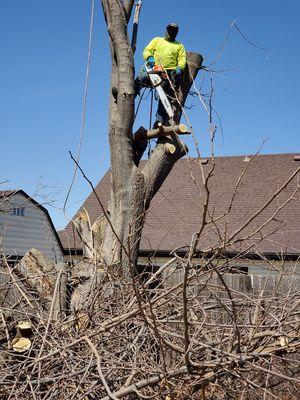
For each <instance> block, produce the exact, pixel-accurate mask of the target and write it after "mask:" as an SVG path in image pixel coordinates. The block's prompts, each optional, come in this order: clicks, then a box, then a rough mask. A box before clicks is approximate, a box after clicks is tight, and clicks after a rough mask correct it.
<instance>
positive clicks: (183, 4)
mask: <svg viewBox="0 0 300 400" xmlns="http://www.w3.org/2000/svg"><path fill="white" fill-rule="evenodd" d="M91 3H92V2H91V1H90V0H51V1H46V0H42V1H41V0H26V1H24V0H0V48H1V74H0V85H1V86H0V87H1V96H0V129H1V148H2V151H1V158H0V164H1V165H0V166H1V168H0V182H3V181H7V182H5V183H1V186H0V188H1V189H2V190H3V189H15V188H20V189H23V190H24V191H25V192H27V193H28V194H29V195H31V196H33V197H34V198H35V199H36V200H37V201H39V202H41V203H42V204H44V205H45V206H46V207H47V209H48V210H49V212H50V215H51V217H52V219H53V222H54V224H55V226H56V228H57V229H58V230H59V229H62V228H64V226H65V225H66V223H67V222H68V218H71V217H72V216H73V214H74V213H75V212H76V210H77V209H78V208H79V207H80V206H81V204H82V203H83V201H84V200H85V198H86V197H87V196H88V194H89V193H90V187H89V185H88V184H87V182H86V181H85V180H84V179H83V178H82V176H81V175H80V174H78V175H77V177H76V180H75V183H74V186H73V188H72V192H71V195H70V198H69V201H68V204H67V210H66V211H67V216H65V215H64V213H63V211H62V208H63V204H64V201H65V198H66V194H67V191H68V187H69V185H70V183H71V179H72V174H73V170H74V164H73V162H72V161H71V160H70V156H69V153H68V152H69V150H70V151H71V152H72V153H73V154H76V152H77V148H78V143H79V137H80V127H81V119H82V104H83V93H84V82H85V71H86V63H87V54H88V37H89V27H90V15H91ZM299 15H300V1H299V0H287V1H285V2H283V1H282V0H252V1H246V0H244V1H240V0H226V1H224V0H214V1H210V2H204V1H201V0H190V1H174V0H173V1H171V0H165V1H156V0H143V7H142V11H141V16H140V27H139V36H138V47H137V51H136V56H135V64H136V70H138V68H139V67H140V66H141V65H142V62H143V60H142V55H141V54H142V50H143V48H144V47H145V45H146V44H148V42H149V41H150V40H151V39H152V38H153V37H155V36H163V35H164V32H165V26H166V24H167V23H168V22H172V21H175V22H177V23H178V24H179V26H180V31H179V35H178V40H180V41H182V42H183V44H184V45H185V47H186V49H187V50H189V51H196V52H199V53H201V54H202V55H203V56H204V65H205V66H207V67H209V68H208V69H212V70H213V71H201V72H200V73H199V75H198V78H197V81H196V85H197V88H199V89H200V92H201V93H202V94H203V95H206V94H207V93H208V90H209V84H210V80H211V78H212V82H213V88H214V98H213V107H214V109H215V110H216V112H217V113H218V116H219V118H220V121H221V125H222V129H221V126H220V121H219V120H218V118H217V116H216V115H215V116H214V123H215V124H216V125H217V126H218V128H217V131H216V140H215V155H216V156H228V155H250V154H253V153H255V152H256V151H257V150H258V149H259V148H260V146H261V145H262V143H264V144H263V147H262V149H261V153H263V154H268V153H289V152H293V153H294V152H299V151H300V146H299V145H300V140H299V133H300V122H299V114H300V77H299V76H300V71H299V59H300V44H299V42H300V40H299V39H300V24H299ZM233 21H235V22H236V24H237V25H238V27H239V29H240V30H241V31H242V33H243V34H244V35H245V36H246V38H247V39H248V40H249V41H251V42H252V43H253V44H255V46H256V47H255V46H254V45H251V44H250V43H248V42H247V41H246V40H245V38H243V37H242V35H241V34H240V33H239V32H238V31H237V30H236V29H235V28H234V27H232V22H233ZM230 27H231V28H230ZM93 28H94V29H93V37H92V54H91V67H90V80H89V86H88V96H87V112H86V126H85V129H84V135H83V146H82V151H81V156H80V165H81V167H82V168H83V169H84V171H85V173H86V174H87V175H88V177H89V178H90V179H91V180H92V182H93V183H94V184H95V185H96V184H97V182H98V181H99V180H100V179H101V177H102V176H103V175H104V174H105V172H106V171H107V169H108V168H109V164H110V160H109V157H110V156H109V148H108V137H107V123H108V119H107V118H108V93H109V76H110V54H109V47H108V36H107V32H106V29H105V23H104V19H103V15H102V10H101V7H100V1H97V0H96V1H95V14H94V23H93ZM129 31H130V32H131V25H130V27H129ZM226 36H227V40H225V38H226ZM224 41H225V47H224V49H223V52H222V54H221V55H220V57H219V58H218V54H219V52H220V49H221V48H222V45H223V44H224ZM262 48H264V49H267V50H263V49H262ZM216 58H218V59H217V62H216V63H215V64H213V65H212V63H213V62H214V60H215V59H216ZM186 104H187V105H188V109H187V110H186V111H187V114H188V116H189V119H190V121H191V124H192V125H193V129H194V131H195V134H196V138H197V140H198V141H199V149H200V151H201V153H202V155H203V156H204V157H207V156H209V154H210V141H209V122H208V117H207V114H206V112H205V110H204V108H203V107H202V106H201V104H200V101H199V98H197V97H191V98H189V99H188V101H187V103H186ZM149 107H150V103H149V99H148V100H146V101H144V102H143V103H142V107H141V110H140V112H139V115H138V118H137V120H136V127H137V128H138V127H139V126H140V125H141V124H143V125H144V126H146V127H147V126H148V125H149ZM183 122H184V121H183ZM187 142H188V145H189V148H190V155H191V156H196V151H195V146H194V143H193V141H192V139H187Z"/></svg>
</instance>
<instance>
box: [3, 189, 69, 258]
mask: <svg viewBox="0 0 300 400" xmlns="http://www.w3.org/2000/svg"><path fill="white" fill-rule="evenodd" d="M32 248H35V249H37V250H39V251H41V252H42V253H43V254H44V255H45V256H47V257H48V258H50V259H51V260H53V261H55V262H61V261H63V248H62V245H61V242H60V239H59V237H58V235H57V233H56V230H55V228H54V225H53V223H52V220H51V218H50V215H49V213H48V211H47V210H46V209H45V208H44V207H43V206H42V205H41V204H39V203H38V202H36V201H35V200H34V199H32V198H31V197H30V196H28V194H26V193H25V192H24V191H23V190H4V191H0V253H1V254H4V255H5V256H7V257H9V258H12V259H19V258H21V257H23V256H24V255H25V253H26V252H27V251H28V250H30V249H32Z"/></svg>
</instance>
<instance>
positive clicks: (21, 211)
mask: <svg viewBox="0 0 300 400" xmlns="http://www.w3.org/2000/svg"><path fill="white" fill-rule="evenodd" d="M10 215H16V216H18V217H25V207H23V206H19V207H13V208H12V210H11V213H10Z"/></svg>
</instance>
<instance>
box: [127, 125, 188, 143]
mask: <svg viewBox="0 0 300 400" xmlns="http://www.w3.org/2000/svg"><path fill="white" fill-rule="evenodd" d="M174 133H176V134H177V135H189V134H190V133H191V132H190V131H188V128H187V126H186V125H185V124H179V125H174V126H164V125H162V124H161V123H159V124H158V128H156V129H150V130H148V131H147V130H146V129H145V128H144V127H143V126H141V127H140V128H139V129H138V130H137V131H136V133H135V135H134V137H133V141H134V142H139V141H141V140H149V139H155V138H158V137H162V136H168V135H172V134H174Z"/></svg>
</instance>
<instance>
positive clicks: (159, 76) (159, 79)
mask: <svg viewBox="0 0 300 400" xmlns="http://www.w3.org/2000/svg"><path fill="white" fill-rule="evenodd" d="M145 68H146V71H147V73H148V75H149V79H150V81H151V84H152V86H153V87H154V88H155V89H156V92H157V94H158V97H159V99H160V101H161V102H162V105H163V106H164V108H165V110H166V112H167V114H168V116H169V118H170V119H172V120H173V118H174V111H173V108H172V106H171V103H170V101H169V99H168V96H167V95H166V93H165V91H164V89H163V87H162V83H163V79H168V78H167V74H166V72H165V70H164V69H163V68H162V67H161V66H160V65H154V67H153V68H150V67H149V66H148V65H147V63H146V64H145Z"/></svg>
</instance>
